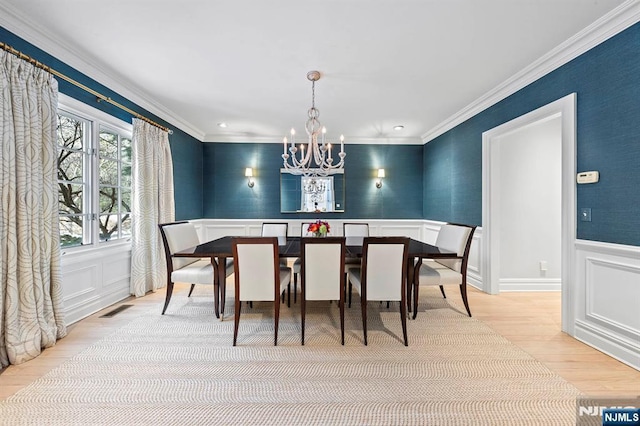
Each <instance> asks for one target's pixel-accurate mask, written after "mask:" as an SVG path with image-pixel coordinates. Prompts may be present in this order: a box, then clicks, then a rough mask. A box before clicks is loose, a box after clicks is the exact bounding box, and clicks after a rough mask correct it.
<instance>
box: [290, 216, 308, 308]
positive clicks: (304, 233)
mask: <svg viewBox="0 0 640 426" xmlns="http://www.w3.org/2000/svg"><path fill="white" fill-rule="evenodd" d="M312 223H313V222H302V223H301V224H300V237H312V236H313V232H309V225H311V224H312ZM291 269H292V271H293V303H296V301H297V299H298V277H299V276H300V272H301V270H302V259H301V258H297V259H296V260H295V261H294V262H293V266H292V267H291Z"/></svg>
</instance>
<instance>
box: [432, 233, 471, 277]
mask: <svg viewBox="0 0 640 426" xmlns="http://www.w3.org/2000/svg"><path fill="white" fill-rule="evenodd" d="M475 229H476V227H475V226H468V225H459V224H454V223H447V224H444V225H442V227H441V228H440V232H438V238H437V239H436V246H437V247H438V248H441V249H443V250H447V251H454V252H456V253H457V254H458V256H462V257H463V258H462V259H437V260H436V262H438V263H440V264H441V265H444V266H446V267H448V268H451V269H453V270H454V271H457V272H462V269H463V263H464V266H466V264H467V260H468V258H469V250H470V249H471V239H472V237H473V232H474V231H475Z"/></svg>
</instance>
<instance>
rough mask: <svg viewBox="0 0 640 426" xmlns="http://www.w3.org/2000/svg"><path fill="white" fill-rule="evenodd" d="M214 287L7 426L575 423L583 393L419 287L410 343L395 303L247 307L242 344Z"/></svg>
mask: <svg viewBox="0 0 640 426" xmlns="http://www.w3.org/2000/svg"><path fill="white" fill-rule="evenodd" d="M207 290H209V291H210V289H207V288H202V289H201V290H200V292H198V289H196V291H195V292H194V295H193V296H192V297H191V298H190V299H187V298H186V294H185V293H182V292H178V293H177V294H174V296H173V300H172V302H171V305H170V306H169V309H168V310H167V314H166V315H164V316H161V315H160V310H161V306H160V305H158V306H157V308H155V309H153V310H151V311H147V312H143V313H142V314H141V315H140V316H139V317H138V318H137V319H135V320H133V321H132V322H130V323H129V324H127V325H126V326H124V327H122V328H121V329H120V330H118V331H116V332H115V333H113V334H112V335H111V336H109V337H107V338H105V339H103V340H101V341H100V342H98V343H96V344H94V345H93V346H91V347H89V348H88V349H86V350H85V351H83V352H82V353H80V354H78V355H77V356H75V357H74V358H72V359H71V360H69V361H67V362H65V363H64V364H62V365H61V366H60V367H58V368H56V369H55V370H52V371H51V372H50V373H48V374H47V375H46V376H44V377H42V378H41V379H39V380H37V381H36V382H34V383H33V384H32V385H30V386H28V387H26V388H24V389H23V390H21V391H19V392H18V393H17V394H15V395H14V396H12V397H10V398H8V399H7V400H6V401H5V402H1V403H0V424H2V425H12V426H14V425H520V424H522V425H543V424H544V425H552V424H559V425H570V424H575V400H576V397H577V396H578V395H579V392H578V391H577V389H575V388H574V387H573V386H571V385H570V384H569V383H567V382H566V381H564V380H563V379H562V378H561V377H559V376H557V375H556V374H554V373H553V372H551V371H550V370H549V369H547V368H546V367H545V366H543V365H542V364H541V363H539V362H538V361H536V360H534V359H533V358H532V357H531V356H529V355H528V354H527V353H525V352H523V351H522V350H520V349H519V348H517V347H516V346H514V345H513V344H511V343H510V342H508V341H507V340H505V339H504V338H503V337H501V336H500V335H498V334H496V333H495V332H493V331H492V330H491V329H490V328H489V327H488V326H486V325H484V324H483V323H481V322H479V321H477V320H475V319H473V318H469V317H467V316H466V315H464V314H463V313H462V310H460V309H459V307H453V308H452V307H451V306H450V305H449V304H448V302H447V301H446V300H444V299H442V298H441V297H440V296H439V291H438V289H434V290H435V291H437V293H436V292H435V291H434V292H429V290H430V289H428V290H427V291H424V292H422V294H421V299H422V301H423V304H422V305H421V306H420V307H419V311H420V313H419V315H418V317H417V319H416V320H415V321H408V332H409V346H408V347H405V346H403V344H402V343H401V336H402V332H401V326H400V317H399V313H398V306H397V305H395V306H392V307H391V308H390V309H389V310H387V309H386V305H380V304H378V303H375V302H372V303H370V304H369V345H368V346H364V345H363V343H362V342H363V340H362V325H361V316H360V308H359V304H358V302H357V301H356V302H355V303H354V305H353V307H352V308H351V309H347V314H346V337H345V340H346V341H345V346H341V345H340V329H339V327H340V326H339V324H340V322H339V321H340V320H339V311H338V307H337V304H335V303H333V304H330V303H328V302H326V303H325V302H315V303H312V304H310V305H308V311H309V312H308V314H307V330H306V342H305V343H306V344H305V346H301V345H300V311H299V308H300V306H299V303H298V304H295V305H294V304H293V301H292V306H291V308H287V307H286V305H282V310H281V319H280V333H279V340H278V346H277V347H274V346H273V325H272V324H273V322H272V321H273V318H272V314H271V310H272V305H270V304H267V303H254V307H253V309H249V307H248V306H246V305H244V306H243V308H242V309H243V311H242V317H241V321H240V332H239V336H238V346H237V347H233V346H232V339H233V301H232V299H228V300H227V310H226V317H225V320H224V321H222V322H221V321H219V320H217V319H216V318H215V317H214V314H213V306H212V305H213V303H212V297H211V295H210V294H209V293H208V292H207Z"/></svg>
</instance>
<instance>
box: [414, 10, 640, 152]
mask: <svg viewBox="0 0 640 426" xmlns="http://www.w3.org/2000/svg"><path fill="white" fill-rule="evenodd" d="M638 21H640V1H638V0H627V1H626V2H624V3H623V4H621V5H620V6H618V7H617V8H615V9H614V10H612V11H611V12H609V13H608V14H606V15H604V16H603V17H601V18H600V19H598V20H597V21H595V22H594V23H592V24H591V25H589V26H588V27H586V28H585V29H584V30H582V31H580V32H578V33H577V34H576V35H574V36H573V37H571V38H569V39H568V40H566V41H565V42H563V43H562V44H560V45H559V46H558V47H556V48H554V49H553V50H551V51H550V52H549V53H547V54H546V55H544V56H542V57H541V58H540V59H538V60H537V61H535V62H533V63H532V64H531V65H529V66H528V67H526V68H524V69H523V70H522V71H520V72H519V73H517V74H515V75H514V76H513V77H511V78H509V79H507V80H505V81H504V82H503V83H501V84H500V85H498V86H496V87H495V88H494V89H493V90H491V91H489V92H487V93H486V94H484V95H483V96H481V97H480V98H478V99H476V100H475V101H474V102H472V103H471V104H469V105H467V106H466V107H464V108H463V109H461V110H460V111H458V112H457V113H456V114H454V115H452V116H451V117H449V118H448V119H447V120H445V121H443V122H442V123H440V124H439V125H437V126H436V127H434V128H432V129H431V130H429V131H428V132H426V133H424V134H423V135H422V141H423V143H428V142H430V141H431V140H433V139H435V138H436V137H438V136H440V135H441V134H443V133H445V132H447V131H449V130H451V129H453V128H454V127H456V126H457V125H459V124H461V123H463V122H465V121H466V120H468V119H470V118H471V117H473V116H475V115H477V114H479V113H481V112H482V111H484V110H486V109H487V108H489V107H491V106H492V105H495V104H496V103H498V102H499V101H501V100H503V99H505V98H507V97H508V96H510V95H512V94H514V93H515V92H517V91H518V90H520V89H522V88H524V87H525V86H527V85H529V84H531V83H533V82H534V81H536V80H538V79H539V78H541V77H543V76H545V75H547V74H548V73H550V72H551V71H553V70H555V69H557V68H559V67H561V66H562V65H564V64H566V63H568V62H569V61H571V60H573V59H575V58H577V57H578V56H580V55H582V54H583V53H585V52H587V51H588V50H590V49H592V48H594V47H595V46H597V45H599V44H600V43H602V42H604V41H606V40H608V39H609V38H611V37H613V36H614V35H616V34H618V33H620V32H622V31H624V30H625V29H627V28H629V27H630V26H632V25H634V24H635V23H637V22H638Z"/></svg>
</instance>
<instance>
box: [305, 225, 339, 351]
mask: <svg viewBox="0 0 640 426" xmlns="http://www.w3.org/2000/svg"><path fill="white" fill-rule="evenodd" d="M345 254H346V246H345V239H344V237H326V238H313V237H311V238H308V237H303V238H302V239H301V240H300V259H301V273H300V276H301V280H300V284H301V289H302V295H301V297H300V313H301V318H302V340H301V342H302V344H303V345H304V331H305V316H306V306H307V301H315V300H338V301H339V303H338V305H339V309H340V333H341V342H342V344H343V345H344V296H345V277H344V272H343V271H344V258H345Z"/></svg>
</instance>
